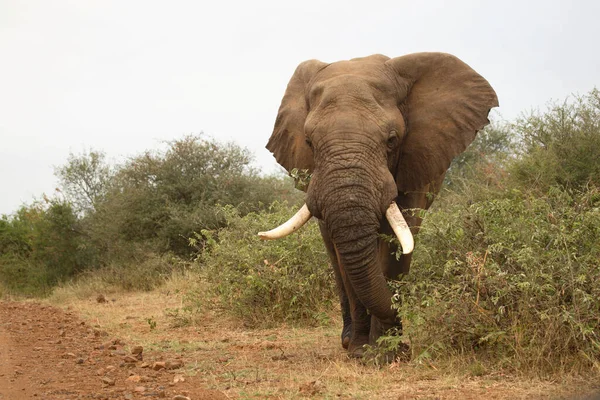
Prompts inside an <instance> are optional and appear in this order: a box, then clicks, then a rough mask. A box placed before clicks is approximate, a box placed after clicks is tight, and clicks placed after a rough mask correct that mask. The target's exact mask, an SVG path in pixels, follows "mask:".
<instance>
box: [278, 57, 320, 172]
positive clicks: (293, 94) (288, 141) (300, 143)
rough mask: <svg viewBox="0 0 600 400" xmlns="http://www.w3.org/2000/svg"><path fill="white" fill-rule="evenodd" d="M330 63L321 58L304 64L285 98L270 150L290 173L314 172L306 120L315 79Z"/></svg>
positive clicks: (298, 69)
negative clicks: (309, 97) (308, 99)
mask: <svg viewBox="0 0 600 400" xmlns="http://www.w3.org/2000/svg"><path fill="white" fill-rule="evenodd" d="M326 66H327V64H325V63H322V62H320V61H317V60H309V61H305V62H303V63H302V64H300V65H299V66H298V68H296V71H295V72H294V75H293V76H292V79H290V82H289V83H288V86H287V89H286V91H285V94H284V95H283V99H282V100H281V106H280V107H279V112H278V113H277V119H276V120H275V127H274V128H273V133H272V134H271V138H270V139H269V142H268V143H267V149H268V150H270V151H271V152H272V153H273V155H274V156H275V159H276V160H277V162H278V163H279V164H281V165H282V166H283V167H284V168H285V169H286V170H288V172H290V171H291V170H292V169H294V168H298V169H300V170H302V169H307V170H309V172H312V169H313V153H312V150H311V148H310V147H309V146H308V144H307V143H306V137H305V135H304V123H305V121H306V117H307V115H308V102H307V92H308V89H309V82H310V81H311V79H312V78H313V77H314V76H315V75H316V74H317V72H319V71H320V70H321V69H323V68H324V67H326Z"/></svg>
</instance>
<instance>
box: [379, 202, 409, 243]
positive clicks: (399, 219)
mask: <svg viewBox="0 0 600 400" xmlns="http://www.w3.org/2000/svg"><path fill="white" fill-rule="evenodd" d="M385 216H386V218H387V220H388V221H389V223H390V225H391V227H392V229H393V230H394V233H395V234H396V237H397V238H398V240H399V241H400V245H401V246H402V254H410V253H412V251H413V249H414V248H415V240H414V239H413V235H412V233H411V232H410V228H409V227H408V224H407V223H406V220H405V219H404V217H403V216H402V212H401V211H400V209H399V208H398V206H397V205H396V202H395V201H393V202H392V204H390V206H389V207H388V209H387V211H386V212H385Z"/></svg>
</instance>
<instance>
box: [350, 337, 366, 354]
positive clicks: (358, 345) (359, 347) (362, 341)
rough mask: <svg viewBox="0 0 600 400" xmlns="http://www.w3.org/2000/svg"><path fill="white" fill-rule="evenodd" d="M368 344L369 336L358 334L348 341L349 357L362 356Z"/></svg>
mask: <svg viewBox="0 0 600 400" xmlns="http://www.w3.org/2000/svg"><path fill="white" fill-rule="evenodd" d="M368 344H369V336H368V335H364V336H358V337H355V338H353V339H351V340H350V341H349V344H348V356H349V357H351V358H363V357H364V356H365V352H366V351H367V347H366V346H365V345H368Z"/></svg>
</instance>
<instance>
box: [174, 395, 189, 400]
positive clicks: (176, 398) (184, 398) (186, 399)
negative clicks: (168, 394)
mask: <svg viewBox="0 0 600 400" xmlns="http://www.w3.org/2000/svg"><path fill="white" fill-rule="evenodd" d="M172 400H191V399H190V398H189V397H187V396H184V395H182V394H176V395H175V396H173V399H172Z"/></svg>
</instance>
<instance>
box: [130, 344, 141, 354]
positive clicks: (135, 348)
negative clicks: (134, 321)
mask: <svg viewBox="0 0 600 400" xmlns="http://www.w3.org/2000/svg"><path fill="white" fill-rule="evenodd" d="M143 351H144V348H143V347H142V346H133V348H132V349H131V354H135V355H137V354H142V352H143Z"/></svg>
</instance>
